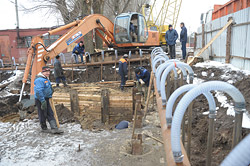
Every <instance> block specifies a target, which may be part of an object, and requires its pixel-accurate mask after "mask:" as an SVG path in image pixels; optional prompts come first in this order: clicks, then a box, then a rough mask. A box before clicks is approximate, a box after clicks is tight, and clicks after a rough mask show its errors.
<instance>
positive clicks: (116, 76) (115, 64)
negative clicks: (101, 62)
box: [115, 58, 117, 81]
mask: <svg viewBox="0 0 250 166" xmlns="http://www.w3.org/2000/svg"><path fill="white" fill-rule="evenodd" d="M115 81H117V72H116V58H115Z"/></svg>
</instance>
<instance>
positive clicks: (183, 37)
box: [180, 22, 187, 59]
mask: <svg viewBox="0 0 250 166" xmlns="http://www.w3.org/2000/svg"><path fill="white" fill-rule="evenodd" d="M180 27H181V34H180V41H181V50H182V59H186V54H187V52H186V44H187V28H186V27H185V24H184V23H183V22H182V23H181V24H180Z"/></svg>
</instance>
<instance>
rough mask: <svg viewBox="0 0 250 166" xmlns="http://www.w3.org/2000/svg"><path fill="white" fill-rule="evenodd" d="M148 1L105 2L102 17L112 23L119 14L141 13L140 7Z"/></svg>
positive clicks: (121, 0)
mask: <svg viewBox="0 0 250 166" xmlns="http://www.w3.org/2000/svg"><path fill="white" fill-rule="evenodd" d="M149 2H150V0H106V1H105V4H104V8H105V10H104V13H103V14H104V15H105V16H106V17H108V18H110V19H112V21H113V20H114V19H115V17H116V16H117V15H119V14H121V13H126V12H129V11H131V12H138V13H140V12H141V8H142V5H143V4H145V3H149Z"/></svg>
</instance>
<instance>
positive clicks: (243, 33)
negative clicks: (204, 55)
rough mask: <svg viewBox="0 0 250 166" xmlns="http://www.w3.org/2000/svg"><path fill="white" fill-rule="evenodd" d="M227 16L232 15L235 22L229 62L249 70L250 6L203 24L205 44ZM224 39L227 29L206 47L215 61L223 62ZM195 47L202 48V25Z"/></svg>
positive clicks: (217, 30)
mask: <svg viewBox="0 0 250 166" xmlns="http://www.w3.org/2000/svg"><path fill="white" fill-rule="evenodd" d="M229 17H232V18H233V20H234V22H235V23H236V24H234V25H233V26H232V33H231V48H230V55H231V60H230V63H231V64H233V65H234V66H236V67H238V68H240V69H243V70H249V71H250V7H249V8H246V9H243V10H240V11H238V12H236V13H232V14H229V15H227V16H224V17H221V18H218V19H216V20H214V21H211V22H209V23H207V24H205V27H204V32H205V45H206V44H207V43H208V42H209V41H210V40H211V39H212V38H213V37H214V36H215V35H216V34H217V33H218V32H219V30H220V29H221V28H222V27H223V26H224V25H226V23H227V21H228V18H229ZM226 41H227V30H225V31H224V32H223V33H222V34H221V35H220V36H219V37H218V38H217V39H216V40H215V41H214V42H213V44H212V45H211V46H210V47H209V48H208V52H209V55H210V57H213V59H214V60H215V61H219V62H225V57H226ZM196 48H202V27H199V28H198V30H197V42H196Z"/></svg>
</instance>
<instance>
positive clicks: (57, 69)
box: [54, 55, 67, 87]
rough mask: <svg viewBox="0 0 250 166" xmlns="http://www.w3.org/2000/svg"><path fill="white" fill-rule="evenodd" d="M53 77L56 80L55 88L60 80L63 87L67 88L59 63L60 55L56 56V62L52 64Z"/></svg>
mask: <svg viewBox="0 0 250 166" xmlns="http://www.w3.org/2000/svg"><path fill="white" fill-rule="evenodd" d="M54 76H55V79H56V87H59V84H60V82H61V80H62V83H63V85H64V87H66V86H67V83H66V79H65V76H64V74H63V69H62V65H61V61H60V55H57V56H56V60H55V63H54Z"/></svg>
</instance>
